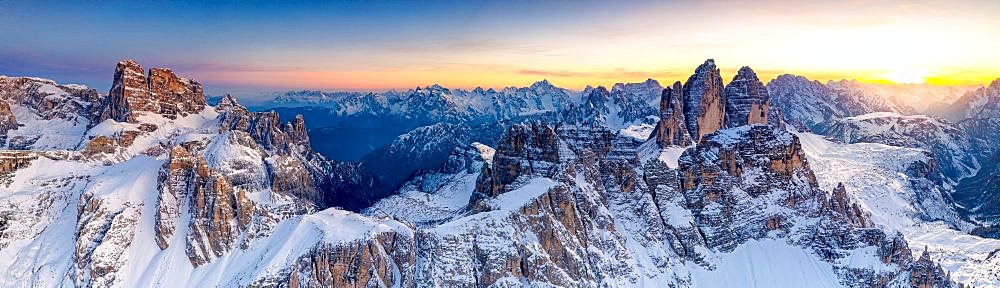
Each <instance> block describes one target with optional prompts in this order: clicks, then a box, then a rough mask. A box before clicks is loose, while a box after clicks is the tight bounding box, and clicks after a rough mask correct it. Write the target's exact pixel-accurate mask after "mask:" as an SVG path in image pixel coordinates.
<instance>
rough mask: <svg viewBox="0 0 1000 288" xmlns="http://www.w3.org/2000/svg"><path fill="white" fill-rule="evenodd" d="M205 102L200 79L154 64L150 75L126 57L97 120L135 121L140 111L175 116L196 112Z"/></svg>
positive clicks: (116, 71)
mask: <svg viewBox="0 0 1000 288" xmlns="http://www.w3.org/2000/svg"><path fill="white" fill-rule="evenodd" d="M206 105H207V104H206V101H205V95H204V92H203V90H202V87H201V84H200V83H198V82H195V81H192V80H189V79H186V78H181V77H178V76H177V75H176V74H174V72H173V71H172V70H170V69H167V68H152V69H150V70H149V74H148V76H147V75H146V74H144V71H143V69H142V66H140V65H139V63H138V62H136V61H134V60H123V61H121V62H118V65H117V67H115V76H114V80H113V82H112V86H111V91H109V92H108V96H107V97H105V99H104V100H103V102H102V103H101V107H102V108H101V112H100V113H99V114H98V118H97V119H95V120H96V121H94V123H95V124H96V123H100V122H102V121H104V120H106V119H113V120H115V121H119V122H133V123H134V122H136V121H137V119H136V116H138V115H137V114H138V113H137V112H148V113H153V114H159V115H162V116H163V117H166V118H169V119H176V118H177V117H183V116H187V115H188V114H191V113H197V112H199V111H201V110H202V109H204V108H205V106H206Z"/></svg>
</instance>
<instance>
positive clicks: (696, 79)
mask: <svg viewBox="0 0 1000 288" xmlns="http://www.w3.org/2000/svg"><path fill="white" fill-rule="evenodd" d="M722 90H723V86H722V76H721V75H720V73H719V68H718V67H716V66H715V61H714V60H712V59H708V60H706V61H705V63H704V64H701V65H699V66H698V68H697V69H695V71H694V75H691V77H689V78H688V80H687V82H685V83H684V93H683V94H684V118H685V119H686V121H687V123H686V124H687V129H688V131H689V133H690V134H691V138H693V139H694V140H695V141H699V140H701V138H702V136H704V135H705V134H708V133H712V132H714V131H715V130H719V128H722V127H723V121H724V120H725V100H724V99H723V97H724V96H723V95H722Z"/></svg>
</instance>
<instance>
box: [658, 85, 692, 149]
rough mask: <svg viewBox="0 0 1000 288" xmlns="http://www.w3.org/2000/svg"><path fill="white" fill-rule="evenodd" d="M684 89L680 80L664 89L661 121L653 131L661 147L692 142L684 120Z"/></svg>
mask: <svg viewBox="0 0 1000 288" xmlns="http://www.w3.org/2000/svg"><path fill="white" fill-rule="evenodd" d="M683 91H684V90H683V88H681V82H680V81H678V82H674V85H671V86H670V87H667V89H663V96H662V97H661V98H660V122H659V123H657V124H656V131H654V133H653V137H656V143H659V144H660V147H666V146H671V145H677V146H687V145H689V144H691V136H690V134H688V133H689V132H688V129H687V125H686V123H685V122H686V121H684V102H683V98H684V92H683Z"/></svg>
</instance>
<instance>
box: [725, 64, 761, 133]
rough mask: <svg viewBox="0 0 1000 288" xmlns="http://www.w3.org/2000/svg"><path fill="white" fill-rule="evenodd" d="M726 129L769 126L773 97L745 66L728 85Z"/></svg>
mask: <svg viewBox="0 0 1000 288" xmlns="http://www.w3.org/2000/svg"><path fill="white" fill-rule="evenodd" d="M723 99H725V102H726V127H730V128H731V127H739V126H743V125H748V124H767V123H768V113H769V112H770V104H771V97H770V96H768V93H767V88H764V84H763V83H761V82H760V79H757V73H754V72H753V70H751V69H750V67H746V66H743V68H740V71H739V72H737V73H736V76H734V77H733V81H732V82H729V84H727V85H726V89H725V91H724V92H723Z"/></svg>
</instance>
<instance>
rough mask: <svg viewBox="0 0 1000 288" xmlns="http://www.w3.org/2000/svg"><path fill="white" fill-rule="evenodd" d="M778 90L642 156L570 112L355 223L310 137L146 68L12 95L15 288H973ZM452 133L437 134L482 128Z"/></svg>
mask: <svg viewBox="0 0 1000 288" xmlns="http://www.w3.org/2000/svg"><path fill="white" fill-rule="evenodd" d="M647 84H649V85H645V86H636V87H631V88H630V87H625V86H622V87H619V88H613V89H612V90H613V91H609V90H607V89H605V88H602V87H598V88H594V89H592V90H590V91H589V93H588V94H587V95H588V98H587V99H583V101H590V102H588V103H592V104H599V103H639V101H633V102H628V101H625V100H623V99H628V98H629V97H628V96H627V95H633V94H630V93H633V92H634V91H638V90H642V89H640V88H641V87H650V86H653V85H652V83H647ZM655 86H657V87H658V86H659V84H656V85H655ZM637 87H639V88H637ZM763 87H764V86H763V85H762V84H761V83H760V81H759V80H758V79H757V77H756V75H755V74H754V73H753V71H752V70H750V69H749V68H744V69H741V70H740V72H739V73H738V74H737V75H736V77H735V79H734V80H733V81H732V82H730V83H729V84H728V85H723V83H722V80H721V78H720V76H719V71H718V69H717V68H716V67H715V64H714V61H711V60H709V61H707V62H706V63H705V64H703V65H702V66H701V67H699V68H698V69H697V70H696V73H695V75H693V76H692V77H691V78H690V79H688V81H687V83H685V84H683V85H682V84H681V83H679V82H678V83H675V84H673V85H671V86H669V87H668V88H667V89H665V90H662V91H661V92H660V95H659V96H660V97H658V99H642V100H641V101H642V102H645V103H656V102H657V100H659V103H660V105H659V108H660V109H659V111H658V114H659V115H660V118H659V120H658V121H657V123H656V125H655V129H651V130H649V131H648V132H647V133H646V134H644V135H639V136H640V137H636V136H635V135H632V134H629V133H624V132H622V131H630V130H619V129H616V128H617V127H615V128H611V127H613V126H614V125H607V124H608V123H609V122H616V121H618V120H620V119H626V118H628V119H632V120H636V119H638V118H635V119H633V118H630V117H633V116H634V115H638V114H635V113H646V112H636V111H640V110H641V109H638V108H636V109H631V108H628V109H622V107H626V108H627V107H640V106H639V105H638V104H636V105H619V104H614V106H615V107H618V108H616V109H615V110H610V109H603V108H607V107H609V106H607V105H605V106H603V107H602V106H600V105H588V106H576V107H577V108H573V109H575V110H574V111H576V112H577V113H576V114H574V115H572V116H566V117H565V118H557V119H555V120H552V119H548V120H549V121H543V120H539V121H526V122H524V123H517V124H512V125H510V127H509V128H507V129H504V131H502V133H501V135H502V136H501V137H499V139H498V140H497V142H496V144H495V145H493V146H494V147H490V146H488V145H483V144H480V143H469V144H466V145H460V146H459V147H458V148H456V149H454V150H452V151H448V152H447V155H448V156H447V161H445V163H444V164H443V165H441V166H440V167H434V168H431V169H425V170H422V171H421V172H420V173H414V175H412V177H409V178H408V180H407V181H405V183H404V184H402V185H401V188H399V189H398V190H397V191H395V192H394V193H392V195H391V196H388V197H385V198H382V199H379V200H378V201H377V202H375V203H374V204H373V205H371V206H370V207H368V208H367V209H364V211H363V212H361V213H356V212H349V211H345V210H341V209H339V208H336V207H333V208H331V207H329V206H331V205H330V203H334V201H332V199H330V198H331V197H337V196H338V195H341V194H338V193H347V192H346V191H345V190H343V189H344V187H348V186H350V187H364V184H365V183H348V184H350V185H348V184H345V182H351V181H350V180H351V179H344V178H345V177H347V178H350V177H351V175H350V174H349V173H345V172H344V171H348V172H350V171H357V170H350V169H349V168H344V167H353V166H351V164H349V163H338V162H334V161H329V160H327V159H325V158H324V157H323V156H322V155H319V154H318V153H316V152H315V151H313V150H312V148H311V143H310V138H309V136H308V135H307V133H306V131H307V128H306V123H304V122H305V121H304V120H303V119H302V118H301V117H297V118H295V120H293V121H291V122H287V123H282V122H281V120H280V117H279V115H277V114H276V113H274V112H250V111H248V110H247V109H246V108H245V107H243V106H241V105H240V104H239V103H238V102H237V101H236V99H235V98H234V97H225V98H223V99H222V100H221V102H220V103H219V104H218V105H216V106H214V107H213V106H209V105H207V104H206V103H205V100H204V95H203V92H202V87H201V85H200V84H199V83H197V82H196V81H193V80H189V79H184V78H182V77H179V76H177V75H175V74H174V73H173V72H171V71H170V70H169V69H162V68H153V69H150V70H149V71H148V72H147V71H144V70H143V68H141V66H140V65H139V64H137V63H135V62H134V61H123V62H121V63H119V64H118V67H117V70H116V73H115V77H114V82H113V85H112V89H111V91H109V93H108V94H106V95H102V94H99V93H97V92H96V91H94V90H92V89H87V88H86V87H82V86H76V85H59V84H56V83H54V82H52V81H48V80H43V79H34V78H10V77H3V78H0V90H2V92H0V93H2V94H0V99H2V100H3V101H0V104H3V105H5V106H0V129H5V130H0V136H2V138H0V139H4V142H3V144H4V145H3V147H6V149H7V150H3V151H2V152H0V187H3V189H2V190H0V191H2V192H0V254H3V255H4V257H0V267H3V268H4V270H5V271H7V272H6V273H3V274H2V275H0V286H4V287H59V286H77V287H138V286H142V287H150V286H152V287H206V286H208V287H211V286H222V287H524V286H530V287H534V286H539V287H542V286H546V287H547V286H557V287H608V286H613V287H731V286H762V287H764V286H766V287H796V286H812V287H861V286H864V287H954V286H957V284H956V283H955V282H954V281H953V279H951V277H950V275H949V273H947V272H945V270H944V269H942V268H941V267H940V266H939V265H938V264H937V263H936V262H935V261H933V260H932V259H931V257H930V256H928V255H927V252H926V251H913V250H911V248H910V244H909V243H908V242H907V241H908V240H907V239H906V236H904V235H903V234H901V233H899V232H897V231H896V230H894V229H889V228H887V227H885V225H883V224H884V223H881V222H880V219H878V218H876V217H873V214H872V212H871V211H872V210H870V207H869V206H867V205H866V203H865V202H861V201H858V198H857V197H853V196H852V195H853V194H851V193H854V192H856V189H855V188H854V187H853V186H851V183H846V184H840V185H836V186H834V187H824V186H829V185H827V184H828V183H826V181H828V180H830V179H828V178H822V177H820V176H818V175H817V174H816V173H815V172H814V170H813V169H814V168H813V167H812V164H811V159H810V157H813V156H811V154H810V153H811V152H810V151H811V150H809V149H812V148H810V147H812V146H809V145H812V144H810V143H811V142H809V143H804V142H803V138H802V137H801V136H800V135H799V134H796V133H793V132H790V131H789V130H786V129H784V128H782V124H783V123H782V122H781V121H780V118H781V117H773V115H776V114H773V113H775V112H774V109H773V108H772V107H771V102H770V101H771V100H770V97H769V94H768V91H767V90H766V89H763ZM616 91H617V92H616ZM630 91H632V92H630ZM615 99H619V100H615ZM633 100H634V99H633ZM413 101H417V100H413ZM605 101H610V102H605ZM630 101H631V100H630ZM587 107H590V108H587ZM5 111H9V112H5ZM629 111H632V112H634V113H632V112H629ZM630 115H633V116H630ZM449 127H450V126H444V125H439V126H435V127H430V128H425V130H427V131H432V132H433V131H439V130H440V129H448V130H460V131H464V130H463V129H467V128H464V127H463V128H456V127H450V128H449ZM417 132H419V131H417ZM416 135H421V134H419V133H414V134H411V136H410V137H417V136H416ZM408 139H409V138H407V139H400V140H399V141H396V142H394V143H399V145H411V146H412V144H406V143H410V142H412V141H406V140H408ZM415 139H421V138H415ZM434 151H436V150H434ZM679 151H683V152H679ZM435 153H439V152H438V151H436V152H435ZM812 159H817V158H812ZM913 163H918V164H919V163H924V164H927V163H929V161H924V162H920V161H915V162H913ZM913 163H909V164H912V165H910V166H908V168H910V167H912V170H913V171H910V172H911V173H912V177H914V178H915V179H918V180H919V179H925V178H931V175H936V174H934V173H939V172H935V170H933V169H932V168H933V167H930V166H929V165H928V166H920V165H918V164H913ZM821 164H823V165H825V164H826V163H825V162H824V163H821ZM823 167H824V168H825V167H826V166H823ZM921 168H924V169H921ZM338 177H339V178H338ZM917 182H919V183H924V184H927V185H930V186H933V185H935V184H933V182H931V181H930V180H927V181H926V182H924V181H917ZM368 184H370V183H368ZM838 184H839V183H838ZM351 185H354V186H351ZM849 189H850V191H849ZM354 191H355V192H357V193H363V192H364V191H362V190H354ZM921 191H924V190H921Z"/></svg>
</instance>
